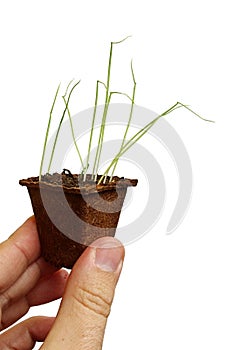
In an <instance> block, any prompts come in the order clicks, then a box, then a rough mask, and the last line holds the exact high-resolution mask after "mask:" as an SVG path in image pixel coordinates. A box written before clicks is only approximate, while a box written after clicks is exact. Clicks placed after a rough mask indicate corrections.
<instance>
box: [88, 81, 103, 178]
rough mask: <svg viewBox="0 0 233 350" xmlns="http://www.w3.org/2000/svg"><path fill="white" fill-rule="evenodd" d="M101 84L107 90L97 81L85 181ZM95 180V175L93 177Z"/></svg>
mask: <svg viewBox="0 0 233 350" xmlns="http://www.w3.org/2000/svg"><path fill="white" fill-rule="evenodd" d="M99 84H102V85H103V86H104V87H105V89H107V87H106V85H105V84H104V83H103V82H102V81H100V80H97V82H96V90H95V91H96V92H95V107H94V111H93V117H92V123H91V133H90V138H89V145H88V151H87V160H86V167H85V171H84V172H83V174H84V179H83V180H84V181H86V173H87V169H88V167H89V159H90V153H91V145H92V138H93V132H94V126H95V118H96V111H97V106H98V96H99ZM92 178H93V175H92Z"/></svg>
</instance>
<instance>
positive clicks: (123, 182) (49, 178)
mask: <svg viewBox="0 0 233 350" xmlns="http://www.w3.org/2000/svg"><path fill="white" fill-rule="evenodd" d="M101 176H102V175H98V176H97V181H94V180H93V179H92V175H91V174H86V179H85V181H84V178H83V174H72V173H71V172H70V171H69V170H68V169H64V170H63V172H62V173H61V174H59V173H53V174H48V173H47V174H45V175H42V176H41V181H40V183H44V184H48V185H53V186H54V187H57V186H59V187H60V186H63V187H64V188H66V189H68V190H69V189H70V190H71V189H76V190H79V189H84V190H86V191H91V190H92V189H94V188H95V190H97V191H104V190H108V189H111V188H114V187H116V185H119V186H123V187H124V186H126V187H128V186H137V183H138V180H137V179H126V178H124V177H118V176H113V177H112V179H111V181H110V177H109V176H107V178H106V179H105V182H103V181H102V182H101V183H100V184H99V185H98V181H99V179H100V178H101ZM19 183H20V184H21V185H23V186H25V185H26V186H28V185H29V186H30V185H32V186H33V185H38V183H39V176H35V177H30V178H28V179H23V180H20V181H19Z"/></svg>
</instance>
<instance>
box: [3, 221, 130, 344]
mask: <svg viewBox="0 0 233 350" xmlns="http://www.w3.org/2000/svg"><path fill="white" fill-rule="evenodd" d="M123 260H124V248H123V246H122V245H121V243H120V242H119V241H117V240H116V239H114V238H112V237H103V238H100V239H98V240H97V241H95V242H94V243H93V244H92V246H91V247H88V248H87V249H86V250H85V252H84V253H83V255H82V256H81V257H80V258H79V260H78V261H77V262H76V264H75V266H74V267H73V269H72V271H71V273H70V275H69V274H68V272H67V271H65V270H62V269H61V270H56V269H55V268H54V267H52V266H51V265H49V264H48V263H46V262H45V261H44V259H43V258H42V257H41V256H40V244H39V239H38V234H37V230H36V224H35V219H34V217H31V218H29V219H28V220H27V221H26V222H25V223H24V224H23V225H22V226H21V227H20V228H19V229H18V230H16V232H15V233H14V234H13V235H12V236H10V237H9V238H8V240H6V241H5V242H3V243H1V244H0V331H3V332H2V333H0V349H1V350H15V349H17V350H31V349H33V347H34V346H35V343H36V342H37V341H40V342H43V345H42V346H41V348H40V349H43V350H54V349H56V350H60V349H63V350H64V349H66V350H74V349H82V350H100V349H102V344H103V337H104V331H105V327H106V322H107V318H108V315H109V313H110V308H111V304H112V301H113V297H114V291H115V287H116V284H117V281H118V278H119V275H120V272H121V268H122V264H123ZM61 297H62V302H61V305H60V308H59V311H58V314H57V316H56V318H54V317H43V316H40V317H32V318H29V319H27V320H26V321H23V322H21V323H18V324H17V325H15V326H12V325H13V324H14V323H15V322H16V321H18V320H19V319H20V318H21V317H22V316H24V315H25V314H26V313H27V312H28V311H29V309H30V307H32V306H35V305H41V304H45V303H48V302H50V301H53V300H55V299H58V298H61ZM8 327H10V328H8ZM6 329H7V330H6Z"/></svg>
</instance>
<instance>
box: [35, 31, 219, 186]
mask: <svg viewBox="0 0 233 350" xmlns="http://www.w3.org/2000/svg"><path fill="white" fill-rule="evenodd" d="M127 39H128V37H126V38H124V39H123V40H121V41H117V42H111V45H110V52H109V61H108V70H107V82H106V83H104V82H102V81H100V80H97V82H96V93H95V102H94V110H93V116H92V121H91V129H90V135H89V143H88V149H87V155H86V162H85V164H84V161H83V157H82V156H81V154H80V151H79V147H78V145H77V142H76V139H75V134H74V129H73V125H72V117H71V113H70V110H69V102H70V98H71V96H72V94H73V92H74V90H75V88H76V87H77V86H78V85H79V83H80V81H78V82H75V83H73V81H71V82H70V83H69V84H68V86H67V88H66V91H65V94H64V95H63V96H62V99H63V101H64V103H65V107H64V110H63V113H62V116H61V118H60V121H59V125H58V128H57V132H56V136H55V140H54V144H53V147H52V152H51V155H50V161H49V166H48V170H47V172H48V173H49V172H50V169H51V164H52V161H53V157H54V151H55V148H56V144H57V140H58V137H59V133H60V129H61V126H62V123H63V120H64V117H65V115H66V114H68V117H69V121H70V127H71V132H72V138H73V142H74V146H75V149H76V151H77V154H78V157H79V160H80V162H81V167H82V171H81V174H82V175H83V181H86V179H87V171H88V170H89V168H90V165H89V160H90V152H91V148H92V146H93V144H92V143H93V142H92V141H93V133H94V129H95V121H96V112H97V107H98V103H99V86H100V85H102V86H103V87H104V89H105V103H104V110H103V115H102V121H101V126H100V131H99V137H98V144H97V145H96V146H97V148H96V154H95V159H94V164H93V167H92V171H91V179H92V180H94V181H95V182H97V184H98V185H99V184H101V183H103V184H104V183H106V180H107V177H108V176H109V175H110V180H109V181H111V180H112V178H113V176H114V174H115V170H116V167H117V164H118V161H119V159H120V158H121V157H122V155H123V154H124V153H126V152H127V151H128V150H129V148H131V147H132V146H133V145H134V144H135V143H136V142H137V141H139V140H140V139H141V137H142V136H143V135H145V134H146V133H147V132H148V131H149V130H150V129H151V128H152V126H153V125H154V124H155V123H157V122H158V120H159V119H160V118H163V117H165V116H167V115H169V114H170V113H172V112H174V111H175V110H176V109H178V108H185V109H186V110H188V111H189V112H191V113H192V114H194V115H195V116H197V117H198V118H200V119H202V120H204V121H208V122H213V121H212V120H208V119H205V118H203V117H201V116H200V115H199V114H198V113H196V112H194V111H193V110H192V109H191V108H190V107H189V106H187V105H186V104H184V103H181V102H176V103H175V104H174V105H172V106H171V107H169V108H168V109H167V110H165V111H164V112H162V113H161V114H159V115H158V116H157V117H156V118H155V119H153V120H151V122H149V123H148V124H147V125H145V126H144V127H143V128H142V129H141V130H139V131H138V132H137V133H135V134H134V135H133V136H132V137H131V138H130V139H129V140H127V134H128V131H129V128H130V125H131V121H132V117H133V109H134V103H135V93H136V86H137V84H136V80H135V74H134V70H133V63H132V61H131V75H132V81H133V91H132V96H129V95H128V94H126V93H124V92H120V91H111V89H110V81H111V68H112V56H113V47H114V46H115V45H118V44H120V43H123V42H124V41H125V40H127ZM59 90H60V84H59V86H58V88H57V90H56V93H55V97H54V100H53V103H52V107H51V111H50V116H49V121H48V126H47V130H46V135H45V141H44V147H43V152H42V159H41V165H40V174H39V178H40V180H41V175H42V169H43V163H44V156H45V152H46V146H47V141H48V135H49V130H50V125H51V119H52V115H53V110H54V106H55V103H56V101H57V98H58V93H59ZM114 94H118V95H122V96H124V97H126V98H128V99H129V101H130V103H131V109H130V114H129V118H128V121H127V126H126V129H125V132H124V134H123V135H122V143H121V146H120V149H119V151H118V152H117V153H116V155H115V156H114V158H113V159H112V161H111V162H110V164H109V165H108V167H107V168H106V170H105V171H104V172H103V173H102V175H101V177H100V178H99V179H98V181H97V177H98V174H99V167H100V159H101V153H102V150H103V146H104V134H105V128H106V123H107V116H108V110H109V105H110V103H111V100H112V97H113V95H114ZM67 96H68V97H67ZM66 97H67V98H66Z"/></svg>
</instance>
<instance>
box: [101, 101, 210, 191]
mask: <svg viewBox="0 0 233 350" xmlns="http://www.w3.org/2000/svg"><path fill="white" fill-rule="evenodd" d="M181 107H184V108H186V109H187V110H188V111H190V112H191V113H193V114H194V115H196V116H197V117H198V118H200V119H202V120H204V121H207V122H213V121H212V120H208V119H205V118H203V117H201V116H200V115H199V114H197V113H196V112H194V111H193V110H192V109H190V108H189V107H188V106H186V105H184V104H183V103H181V102H176V103H175V104H174V105H173V106H172V107H170V108H169V109H167V110H166V111H165V112H163V113H162V114H160V115H159V116H157V117H156V118H155V119H153V120H152V121H151V122H149V123H148V124H147V125H146V126H144V127H143V128H142V129H141V130H139V131H138V132H137V133H136V134H135V135H134V136H133V137H132V138H131V139H130V140H129V141H127V142H126V143H125V144H124V146H123V147H122V149H121V150H120V151H119V152H118V153H117V154H116V156H115V158H114V159H113V160H112V162H111V163H110V165H109V166H108V167H107V169H106V171H105V172H104V174H103V175H102V176H101V178H100V179H99V181H98V184H100V183H101V181H102V180H103V178H104V176H105V175H106V174H107V173H108V172H109V170H110V169H111V167H112V166H114V164H115V163H116V162H118V160H119V158H120V157H121V156H122V155H123V154H124V153H125V152H127V151H128V149H129V148H131V147H132V146H133V145H134V144H135V143H136V142H137V141H138V140H139V139H140V138H141V137H142V136H143V135H145V134H146V133H147V132H148V131H149V130H150V128H151V127H152V126H153V125H154V124H155V123H156V122H157V121H158V120H159V119H160V118H162V117H165V116H166V115H168V114H170V113H172V112H174V111H175V110H176V109H178V108H181Z"/></svg>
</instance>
